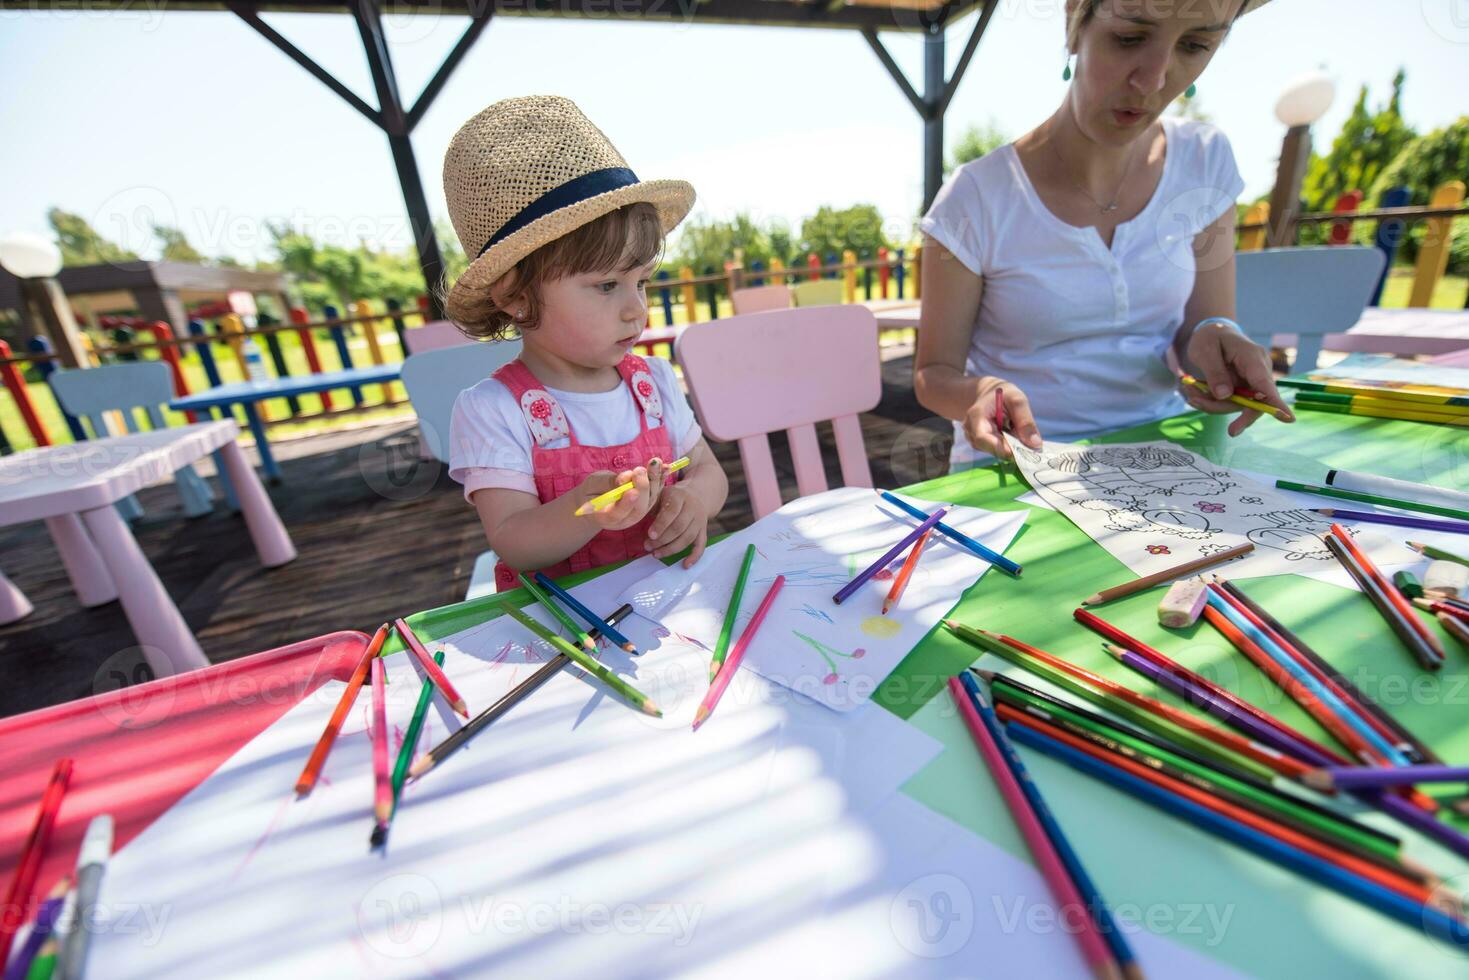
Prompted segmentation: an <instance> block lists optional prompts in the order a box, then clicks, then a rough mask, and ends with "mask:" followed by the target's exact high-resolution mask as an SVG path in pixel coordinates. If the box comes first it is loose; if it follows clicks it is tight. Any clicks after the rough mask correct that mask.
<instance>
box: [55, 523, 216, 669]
mask: <svg viewBox="0 0 1469 980" xmlns="http://www.w3.org/2000/svg"><path fill="white" fill-rule="evenodd" d="M82 523H83V524H85V525H86V528H87V531H88V532H89V533H90V534H91V535H92V540H93V541H94V542H96V544H97V552H98V553H99V554H100V555H101V556H102V562H103V564H105V565H106V566H107V571H108V572H110V573H111V574H112V581H113V582H115V583H116V584H117V591H118V598H119V599H120V600H121V601H122V611H123V613H124V615H126V616H127V618H128V623H129V625H131V626H132V628H133V635H134V636H135V637H137V640H138V646H140V647H142V649H143V657H144V658H145V659H146V660H147V661H148V666H150V667H152V668H153V674H154V676H156V677H169V676H172V675H173V674H178V673H182V672H184V671H188V670H197V669H198V668H200V667H208V666H209V660H208V658H206V657H205V656H204V651H203V650H201V649H200V648H199V641H198V640H196V639H195V638H194V634H193V632H192V631H190V629H189V625H188V624H187V623H185V622H184V617H183V616H182V615H181V614H180V613H179V609H178V606H176V605H174V602H173V599H171V598H169V595H168V592H167V591H166V590H165V589H164V588H163V583H162V582H160V581H159V580H158V573H157V572H155V571H154V570H153V566H152V565H150V564H148V559H147V558H146V557H145V556H144V555H143V551H142V549H141V548H139V547H138V542H137V540H136V539H135V538H134V537H133V534H132V532H131V531H129V530H128V527H127V525H126V524H124V523H123V520H122V518H121V517H119V516H118V514H117V511H116V510H115V509H113V508H112V507H98V508H97V509H95V510H87V511H83V512H82Z"/></svg>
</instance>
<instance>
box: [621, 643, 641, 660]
mask: <svg viewBox="0 0 1469 980" xmlns="http://www.w3.org/2000/svg"><path fill="white" fill-rule="evenodd" d="M622 648H623V649H624V650H626V651H627V652H628V653H630V654H632V655H633V656H634V657H636V656H637V655H638V648H637V647H635V646H633V644H632V641H631V640H629V641H628V642H627V643H624V644H623V645H622Z"/></svg>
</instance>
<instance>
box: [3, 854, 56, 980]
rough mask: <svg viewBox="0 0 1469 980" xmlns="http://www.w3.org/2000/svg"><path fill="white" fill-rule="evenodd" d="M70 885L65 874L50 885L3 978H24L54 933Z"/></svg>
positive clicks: (19, 979) (13, 979)
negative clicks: (24, 938)
mask: <svg viewBox="0 0 1469 980" xmlns="http://www.w3.org/2000/svg"><path fill="white" fill-rule="evenodd" d="M70 887H71V879H70V878H68V877H66V876H65V875H63V876H62V878H61V880H60V881H58V882H56V884H55V885H54V886H52V888H51V891H50V893H49V894H48V895H47V896H46V899H45V901H43V902H42V903H41V907H40V908H38V909H37V910H36V921H35V924H34V925H32V926H31V931H30V935H28V936H26V941H25V942H24V943H22V944H21V947H20V949H18V950H16V951H15V956H13V957H11V960H10V962H9V964H7V965H6V967H5V975H4V980H24V977H25V976H26V974H27V973H29V972H30V969H31V965H32V964H33V963H34V962H35V960H36V957H37V955H38V954H39V953H40V952H41V947H43V946H44V945H46V943H47V941H48V940H50V939H51V938H52V937H53V936H54V935H55V933H56V925H57V919H59V918H60V916H61V906H62V904H63V903H64V902H65V901H66V892H67V889H69V888H70Z"/></svg>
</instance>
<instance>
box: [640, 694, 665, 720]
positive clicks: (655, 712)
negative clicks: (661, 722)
mask: <svg viewBox="0 0 1469 980" xmlns="http://www.w3.org/2000/svg"><path fill="white" fill-rule="evenodd" d="M643 711H645V712H646V713H648V714H650V715H652V716H653V717H654V718H662V717H663V709H662V708H660V707H658V705H656V704H654V703H653V700H652V698H649V699H647V700H645V701H644V702H643Z"/></svg>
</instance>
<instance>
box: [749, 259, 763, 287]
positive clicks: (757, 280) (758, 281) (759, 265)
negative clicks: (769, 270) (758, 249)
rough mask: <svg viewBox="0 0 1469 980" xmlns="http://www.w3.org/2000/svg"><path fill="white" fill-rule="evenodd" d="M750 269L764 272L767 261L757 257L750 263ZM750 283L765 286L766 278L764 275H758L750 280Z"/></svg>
mask: <svg viewBox="0 0 1469 980" xmlns="http://www.w3.org/2000/svg"><path fill="white" fill-rule="evenodd" d="M750 271H751V272H755V273H760V272H764V271H765V263H764V262H761V261H760V260H759V259H756V260H755V261H754V262H751V263H750ZM750 285H751V286H763V285H765V279H764V278H763V277H762V276H759V275H756V276H754V277H753V278H752V279H751V280H750Z"/></svg>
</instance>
